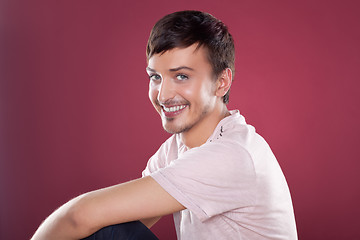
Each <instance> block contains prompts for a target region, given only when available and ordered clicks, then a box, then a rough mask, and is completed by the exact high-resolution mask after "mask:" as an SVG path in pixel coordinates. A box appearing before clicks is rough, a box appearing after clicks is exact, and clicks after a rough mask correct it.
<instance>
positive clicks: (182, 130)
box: [162, 106, 209, 134]
mask: <svg viewBox="0 0 360 240" xmlns="http://www.w3.org/2000/svg"><path fill="white" fill-rule="evenodd" d="M208 112H209V107H208V106H206V107H204V109H202V112H201V113H200V114H199V115H198V116H197V117H196V119H194V120H192V121H191V122H190V123H186V122H185V123H184V124H183V125H180V126H174V127H171V126H168V127H167V126H166V125H167V124H168V123H170V124H171V122H173V121H175V118H166V117H165V118H163V119H162V123H163V128H164V130H165V131H166V132H168V133H170V134H179V133H185V132H188V131H189V130H190V129H191V128H193V127H194V126H195V125H196V124H197V123H199V122H200V121H201V120H202V119H203V118H204V117H205V116H206V115H207V113H208ZM185 121H186V120H185Z"/></svg>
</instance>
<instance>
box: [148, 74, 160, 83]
mask: <svg viewBox="0 0 360 240" xmlns="http://www.w3.org/2000/svg"><path fill="white" fill-rule="evenodd" d="M149 79H150V80H151V81H159V80H161V76H160V75H159V74H151V75H150V76H149Z"/></svg>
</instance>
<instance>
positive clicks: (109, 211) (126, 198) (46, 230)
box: [32, 177, 185, 240]
mask: <svg viewBox="0 0 360 240" xmlns="http://www.w3.org/2000/svg"><path fill="white" fill-rule="evenodd" d="M183 209H185V208H184V206H182V205H181V204H180V203H179V202H178V201H176V200H175V199H174V198H173V197H172V196H171V195H170V194H168V193H167V192H166V191H165V190H164V189H163V188H162V187H161V186H160V185H159V184H158V183H157V182H156V181H155V180H154V179H153V178H151V177H144V178H141V179H137V180H134V181H130V182H127V183H123V184H119V185H115V186H112V187H109V188H104V189H100V190H97V191H93V192H89V193H86V194H83V195H81V196H79V197H77V198H75V199H73V200H71V201H69V202H68V203H66V204H64V205H63V206H62V207H60V208H59V209H58V210H56V211H55V212H54V213H53V214H51V215H50V216H49V217H48V218H47V219H46V220H45V221H44V223H43V224H42V225H41V226H40V227H39V229H38V230H37V231H36V233H35V235H34V236H33V238H32V240H42V239H54V240H55V239H64V240H66V239H69V240H70V239H80V238H84V237H86V236H88V235H90V234H92V233H93V232H95V231H97V230H99V229H100V228H103V227H105V226H109V225H113V224H117V223H123V222H129V221H133V220H138V219H152V220H151V221H149V220H148V221H146V220H144V221H145V225H149V226H150V225H151V224H153V223H154V220H158V219H157V218H156V217H161V216H164V215H167V214H170V213H173V212H177V211H180V210H183ZM155 222H156V221H155Z"/></svg>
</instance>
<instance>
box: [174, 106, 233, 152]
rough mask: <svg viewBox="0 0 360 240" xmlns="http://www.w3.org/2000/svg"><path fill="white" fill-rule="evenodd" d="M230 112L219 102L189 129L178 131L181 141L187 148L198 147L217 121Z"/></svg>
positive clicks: (208, 135)
mask: <svg viewBox="0 0 360 240" xmlns="http://www.w3.org/2000/svg"><path fill="white" fill-rule="evenodd" d="M229 115H230V112H229V110H228V109H227V107H226V105H225V104H221V105H219V106H218V107H216V108H215V109H213V111H212V112H211V113H208V114H207V116H205V117H204V118H203V119H202V120H201V122H199V123H198V124H196V125H195V126H193V127H192V128H191V129H190V130H188V131H186V132H183V133H180V134H179V135H180V138H181V141H182V142H183V143H184V144H185V146H187V147H188V148H194V147H199V146H201V145H202V144H204V143H205V142H206V141H207V140H208V139H209V137H210V136H211V134H212V133H213V132H214V130H215V128H216V126H217V125H218V123H219V122H220V121H221V120H222V119H224V118H225V117H227V116H229Z"/></svg>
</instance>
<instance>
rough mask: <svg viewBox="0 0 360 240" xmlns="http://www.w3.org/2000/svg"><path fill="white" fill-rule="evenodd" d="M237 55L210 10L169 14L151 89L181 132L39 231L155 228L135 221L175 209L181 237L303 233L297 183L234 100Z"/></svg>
mask: <svg viewBox="0 0 360 240" xmlns="http://www.w3.org/2000/svg"><path fill="white" fill-rule="evenodd" d="M234 56H235V50H234V43H233V39H232V37H231V35H230V33H229V32H228V30H227V28H226V26H225V25H224V24H223V23H222V22H221V21H219V20H217V19H216V18H214V17H213V16H211V15H209V14H206V13H203V12H198V11H182V12H176V13H173V14H170V15H167V16H165V17H164V18H162V19H161V20H159V22H157V23H156V25H155V26H154V28H153V30H152V32H151V34H150V38H149V41H148V46H147V60H148V66H147V68H146V70H147V73H148V74H149V78H150V83H149V98H150V100H151V102H152V104H153V105H154V107H155V109H156V111H158V113H159V114H160V116H161V120H162V124H163V127H164V129H165V130H166V131H167V132H169V133H172V134H173V135H172V136H171V137H170V138H169V139H168V140H166V142H164V143H163V145H162V146H161V147H160V149H159V150H158V151H157V152H156V153H155V155H154V156H153V157H151V159H150V160H149V162H148V164H147V167H146V169H145V170H144V171H143V178H141V179H137V180H134V181H131V182H127V183H124V184H120V185H116V186H113V187H110V188H106V189H101V190H98V191H94V192H90V193H87V194H84V195H81V196H79V197H77V198H75V199H73V200H71V201H69V202H68V203H66V204H65V205H63V206H62V207H61V208H59V209H58V210H57V211H55V212H54V213H53V214H52V215H50V216H49V217H48V218H47V219H46V220H45V222H44V223H43V224H42V225H41V226H40V228H39V229H38V231H37V232H36V233H35V235H34V237H33V239H34V240H35V239H80V238H84V237H86V236H89V235H91V234H93V233H94V232H96V231H97V230H99V229H101V228H104V227H106V226H110V225H114V224H119V223H126V224H120V225H116V226H115V227H110V228H111V229H119V228H120V229H122V228H126V231H128V229H129V228H128V227H127V226H128V225H129V224H131V227H134V224H135V225H136V226H135V229H141V230H139V231H140V232H146V231H147V230H148V229H147V228H145V230H144V225H142V224H141V223H140V222H134V223H128V222H132V221H136V220H141V222H142V223H144V224H145V225H146V226H147V227H151V226H152V225H153V224H154V223H156V221H157V220H159V218H160V217H161V216H164V215H167V214H170V213H174V221H175V226H176V231H177V236H178V239H297V234H296V226H295V219H294V213H293V208H292V203H291V197H290V193H289V189H288V186H287V183H286V180H285V178H284V175H283V173H282V171H281V169H280V167H279V165H278V163H277V161H276V159H275V157H274V155H273V153H272V152H271V150H270V147H269V146H268V145H267V143H266V142H265V140H264V139H263V138H262V137H260V136H259V135H258V134H257V133H256V132H255V129H254V128H253V127H252V126H250V125H247V124H246V122H245V119H244V117H243V116H241V115H240V113H239V111H237V110H235V111H229V110H228V109H227V107H226V104H227V103H228V100H229V89H230V86H231V82H232V79H233V73H234ZM124 226H125V227H124ZM108 230H109V228H105V229H104V230H101V231H99V232H98V233H96V234H101V233H103V232H104V231H108ZM121 231H122V230H121ZM136 232H138V230H135V233H136ZM113 233H114V232H112V234H113ZM121 234H122V233H121ZM131 234H133V233H131ZM131 234H130V235H131ZM146 234H149V233H148V232H146V233H145V235H146ZM119 235H120V233H119ZM150 235H151V233H150V234H149V235H146V236H150ZM98 236H99V235H98ZM151 237H152V236H151ZM151 237H149V238H148V239H151ZM146 238H147V237H144V236H141V237H139V239H146ZM88 239H95V235H92V236H90V237H89V238H88ZM97 239H98V238H97ZM114 239H115V238H114Z"/></svg>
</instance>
